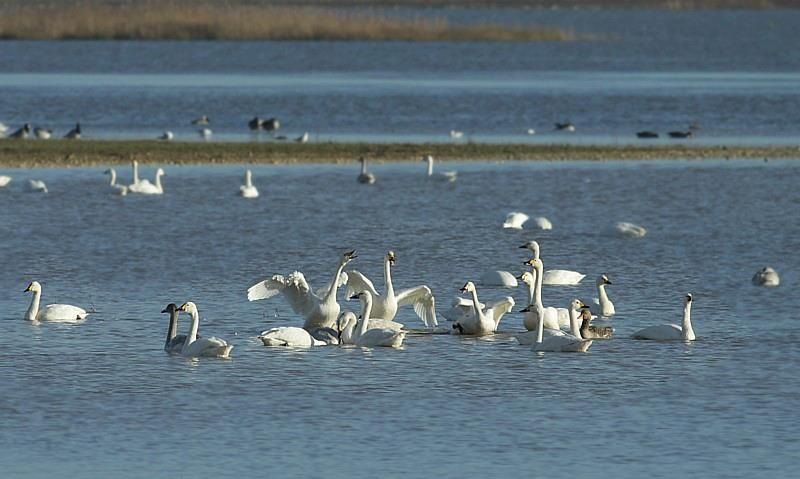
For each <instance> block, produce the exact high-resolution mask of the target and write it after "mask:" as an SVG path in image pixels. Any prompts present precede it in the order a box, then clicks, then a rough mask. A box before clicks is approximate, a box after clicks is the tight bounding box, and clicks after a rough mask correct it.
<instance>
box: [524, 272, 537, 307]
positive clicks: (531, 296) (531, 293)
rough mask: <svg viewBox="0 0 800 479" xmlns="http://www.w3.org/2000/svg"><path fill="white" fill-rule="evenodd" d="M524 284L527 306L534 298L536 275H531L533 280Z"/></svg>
mask: <svg viewBox="0 0 800 479" xmlns="http://www.w3.org/2000/svg"><path fill="white" fill-rule="evenodd" d="M526 285H527V286H528V306H533V305H534V300H535V299H536V276H534V277H533V281H531V282H530V283H527V284H526Z"/></svg>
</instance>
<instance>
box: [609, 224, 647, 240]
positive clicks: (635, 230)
mask: <svg viewBox="0 0 800 479" xmlns="http://www.w3.org/2000/svg"><path fill="white" fill-rule="evenodd" d="M614 230H615V231H616V232H617V234H618V235H620V236H625V237H627V238H641V237H642V236H644V235H646V234H647V230H646V229H645V228H644V227H643V226H639V225H637V224H633V223H627V222H624V221H620V222H619V223H616V224H615V225H614Z"/></svg>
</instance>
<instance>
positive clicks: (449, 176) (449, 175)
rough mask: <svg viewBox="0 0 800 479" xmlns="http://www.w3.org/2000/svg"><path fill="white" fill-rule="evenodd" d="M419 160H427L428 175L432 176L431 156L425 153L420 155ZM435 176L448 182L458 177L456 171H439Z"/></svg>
mask: <svg viewBox="0 0 800 479" xmlns="http://www.w3.org/2000/svg"><path fill="white" fill-rule="evenodd" d="M421 161H426V162H428V177H432V176H433V156H431V155H425V156H423V157H422V160H421ZM437 178H439V179H441V180H444V181H447V182H448V183H452V182H454V181H456V179H458V172H457V171H443V172H441V173H439V175H438V176H437Z"/></svg>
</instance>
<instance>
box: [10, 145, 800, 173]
mask: <svg viewBox="0 0 800 479" xmlns="http://www.w3.org/2000/svg"><path fill="white" fill-rule="evenodd" d="M423 155H433V157H434V158H436V159H437V160H439V161H442V160H443V161H453V160H457V161H618V160H640V161H641V160H702V159H762V158H764V159H800V144H798V145H794V146H763V147H762V146H704V145H687V144H681V145H663V146H662V145H642V146H639V145H620V146H616V145H614V146H606V145H599V146H596V145H568V144H547V145H525V144H486V143H477V144H475V143H466V144H439V143H435V144H430V143H428V144H425V143H306V144H294V143H275V142H261V143H255V142H253V143H221V142H216V143H215V142H211V143H193V142H163V141H157V140H135V141H122V140H9V139H3V140H0V168H54V167H55V168H75V167H91V166H112V165H124V164H128V163H130V162H131V161H132V160H137V161H139V162H140V163H142V164H162V165H214V164H262V165H283V164H298V165H299V164H338V163H354V162H356V161H357V160H358V158H359V157H360V156H365V157H367V158H368V159H369V160H370V161H371V162H373V163H382V162H402V161H419V159H420V158H421V157H422V156H423Z"/></svg>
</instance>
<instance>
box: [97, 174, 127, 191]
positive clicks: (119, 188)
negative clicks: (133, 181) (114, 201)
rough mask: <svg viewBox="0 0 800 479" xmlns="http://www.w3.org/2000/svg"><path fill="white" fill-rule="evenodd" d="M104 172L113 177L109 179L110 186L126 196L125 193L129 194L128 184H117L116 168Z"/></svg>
mask: <svg viewBox="0 0 800 479" xmlns="http://www.w3.org/2000/svg"><path fill="white" fill-rule="evenodd" d="M103 173H105V174H106V175H109V176H110V177H111V180H110V181H109V183H108V185H109V186H110V187H112V188H114V190H116V192H117V194H118V195H120V196H125V195H127V194H128V187H127V186H125V185H118V184H117V172H116V170H114V168H109V169H107V170H106V171H104V172H103Z"/></svg>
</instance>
